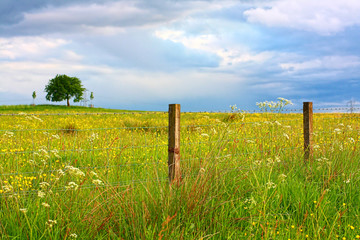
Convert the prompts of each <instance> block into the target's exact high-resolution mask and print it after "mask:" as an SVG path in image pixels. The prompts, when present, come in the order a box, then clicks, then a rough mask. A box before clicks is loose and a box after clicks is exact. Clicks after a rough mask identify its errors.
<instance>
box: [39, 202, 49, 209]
mask: <svg viewBox="0 0 360 240" xmlns="http://www.w3.org/2000/svg"><path fill="white" fill-rule="evenodd" d="M41 205H43V206H44V207H46V208H49V207H50V205H49V204H48V203H46V202H43V203H41Z"/></svg>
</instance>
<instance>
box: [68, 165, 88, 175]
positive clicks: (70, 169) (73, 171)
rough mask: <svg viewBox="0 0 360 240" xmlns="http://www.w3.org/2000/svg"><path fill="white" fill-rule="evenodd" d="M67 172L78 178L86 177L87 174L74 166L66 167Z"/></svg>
mask: <svg viewBox="0 0 360 240" xmlns="http://www.w3.org/2000/svg"><path fill="white" fill-rule="evenodd" d="M65 170H67V171H68V172H69V173H70V175H74V176H77V177H84V176H85V173H84V172H83V171H81V170H80V169H78V168H76V167H73V166H65Z"/></svg>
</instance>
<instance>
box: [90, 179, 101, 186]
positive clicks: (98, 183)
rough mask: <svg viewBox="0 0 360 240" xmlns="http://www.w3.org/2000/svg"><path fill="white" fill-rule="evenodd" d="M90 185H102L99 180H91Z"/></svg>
mask: <svg viewBox="0 0 360 240" xmlns="http://www.w3.org/2000/svg"><path fill="white" fill-rule="evenodd" d="M92 183H93V184H95V185H102V184H103V182H102V181H101V180H100V179H95V180H92Z"/></svg>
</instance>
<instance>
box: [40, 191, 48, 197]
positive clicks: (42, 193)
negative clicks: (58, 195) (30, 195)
mask: <svg viewBox="0 0 360 240" xmlns="http://www.w3.org/2000/svg"><path fill="white" fill-rule="evenodd" d="M45 196H46V193H44V192H43V191H38V197H39V198H43V197H45Z"/></svg>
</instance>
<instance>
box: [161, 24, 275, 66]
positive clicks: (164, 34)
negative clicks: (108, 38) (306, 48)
mask: <svg viewBox="0 0 360 240" xmlns="http://www.w3.org/2000/svg"><path fill="white" fill-rule="evenodd" d="M155 36H156V37H158V38H160V39H163V40H169V41H173V42H176V43H181V44H183V45H184V46H185V47H187V48H189V49H195V50H200V51H205V52H209V53H213V54H216V55H217V56H219V57H220V58H221V59H222V61H221V65H222V66H229V65H236V64H238V63H244V62H258V63H261V62H264V61H266V60H268V59H270V58H271V57H272V56H273V54H272V53H271V52H260V53H252V52H251V51H250V50H248V48H247V47H245V46H242V45H241V44H234V43H233V42H231V41H224V40H223V39H222V38H221V36H219V35H215V34H199V35H195V36H193V35H187V34H186V32H185V31H179V30H171V29H165V30H158V31H155Z"/></svg>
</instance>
